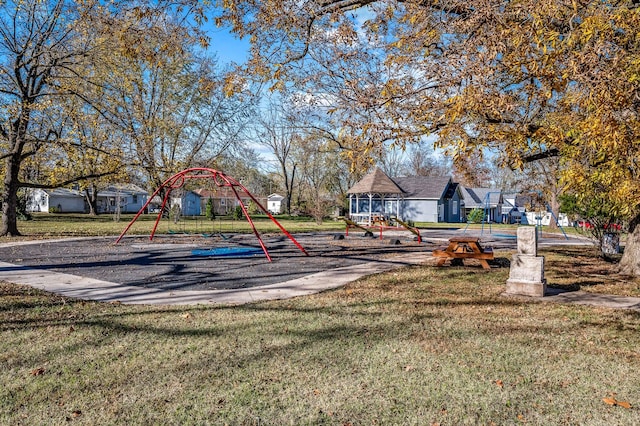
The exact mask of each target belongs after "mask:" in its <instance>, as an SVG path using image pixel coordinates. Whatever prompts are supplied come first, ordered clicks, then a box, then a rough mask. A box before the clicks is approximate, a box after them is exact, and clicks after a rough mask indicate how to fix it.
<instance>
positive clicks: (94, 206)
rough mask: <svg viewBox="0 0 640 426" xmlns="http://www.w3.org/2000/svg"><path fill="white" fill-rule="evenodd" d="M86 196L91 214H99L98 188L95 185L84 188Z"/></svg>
mask: <svg viewBox="0 0 640 426" xmlns="http://www.w3.org/2000/svg"><path fill="white" fill-rule="evenodd" d="M84 196H85V199H86V200H87V204H88V205H89V214H90V215H91V216H97V215H98V190H97V189H96V188H95V187H91V188H86V189H85V190H84Z"/></svg>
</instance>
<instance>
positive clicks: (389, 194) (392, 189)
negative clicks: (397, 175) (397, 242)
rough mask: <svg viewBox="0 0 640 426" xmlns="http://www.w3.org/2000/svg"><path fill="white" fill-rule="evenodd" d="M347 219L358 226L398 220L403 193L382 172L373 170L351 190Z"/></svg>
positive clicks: (377, 169)
mask: <svg viewBox="0 0 640 426" xmlns="http://www.w3.org/2000/svg"><path fill="white" fill-rule="evenodd" d="M347 194H349V217H350V218H351V220H353V221H354V222H356V223H358V224H360V225H367V226H371V225H372V224H373V223H375V222H377V221H382V220H388V219H389V218H390V217H396V218H400V201H401V199H402V197H403V194H404V191H403V190H402V189H400V187H399V186H398V185H397V184H396V183H395V182H394V181H393V180H392V179H391V178H390V177H389V176H387V175H386V174H385V173H384V172H383V171H382V170H380V169H379V168H377V167H376V168H375V169H374V170H373V171H371V172H370V173H369V174H367V175H366V176H365V177H363V178H362V179H361V180H360V181H359V182H358V183H356V184H355V185H354V186H353V187H352V188H351V189H349V190H348V191H347Z"/></svg>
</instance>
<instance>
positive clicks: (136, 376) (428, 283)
mask: <svg viewBox="0 0 640 426" xmlns="http://www.w3.org/2000/svg"><path fill="white" fill-rule="evenodd" d="M589 250H590V249H564V248H560V249H557V250H554V251H546V252H543V254H544V255H545V256H546V257H547V260H548V262H547V278H548V279H549V281H550V283H553V282H557V281H560V280H561V281H562V285H565V286H583V287H584V288H588V289H589V290H590V291H598V288H599V287H602V286H613V285H617V286H619V287H620V288H624V290H621V291H623V292H634V291H637V290H638V283H637V282H636V281H633V280H632V281H624V280H623V279H622V278H620V277H616V276H613V279H614V281H609V280H608V279H607V278H606V276H604V274H603V273H602V271H603V270H604V269H602V268H605V266H606V265H605V264H604V263H602V262H601V261H600V260H598V259H596V258H594V257H593V256H592V254H591V252H590V251H589ZM497 255H498V256H499V257H508V256H509V253H500V252H498V253H497ZM594 274H595V277H594ZM507 276H508V268H498V269H492V270H491V271H490V272H484V271H483V270H482V269H481V268H480V267H478V266H475V267H473V266H467V267H444V268H435V267H433V266H430V265H424V266H420V267H412V268H406V269H403V270H399V271H395V272H391V273H387V274H382V275H378V276H374V277H369V278H364V279H361V280H359V281H357V282H355V283H352V284H349V285H348V286H346V287H345V288H342V289H339V290H335V291H330V292H326V293H322V294H318V295H314V296H310V297H303V298H297V299H291V300H284V301H276V302H265V303H256V304H251V305H244V306H219V307H204V306H202V307H192V308H173V307H157V306H146V307H145V306H125V305H118V304H101V303H94V302H82V301H75V300H70V299H64V298H61V297H58V296H51V295H47V294H44V293H42V292H39V291H36V290H32V289H29V288H25V287H19V286H15V285H11V284H6V283H5V284H0V424H25V425H31V424H56V425H57V424H62V423H67V422H71V423H76V424H145V425H146V424H221V425H222V424H230V425H237V424H240V425H242V424H246V425H281V424H295V425H298V424H313V425H316V424H328V425H347V424H350V425H372V424H379V425H433V424H441V425H461V424H472V425H475V424H485V425H490V424H498V425H503V424H539V425H548V424H567V425H575V424H582V425H604V424H607V425H609V424H617V425H632V424H639V423H640V412H639V411H638V408H637V407H638V406H639V405H640V352H639V349H638V348H640V316H639V314H638V313H637V312H630V311H615V310H608V309H602V308H594V307H579V306H568V305H559V304H554V303H538V302H534V301H529V300H524V299H519V298H509V297H503V296H501V293H502V292H503V291H504V288H505V281H506V279H507ZM605 398H609V399H607V400H606V402H605V400H604V399H605ZM613 400H615V401H618V403H619V404H618V405H611V402H612V401H613ZM607 402H609V403H607ZM626 403H629V404H630V405H631V406H632V408H625V407H626Z"/></svg>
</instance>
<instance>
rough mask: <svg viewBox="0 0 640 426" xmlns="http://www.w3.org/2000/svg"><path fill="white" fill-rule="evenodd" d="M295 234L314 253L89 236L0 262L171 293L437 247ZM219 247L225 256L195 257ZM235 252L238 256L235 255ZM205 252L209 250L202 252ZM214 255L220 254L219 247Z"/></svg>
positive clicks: (219, 239) (207, 240)
mask: <svg viewBox="0 0 640 426" xmlns="http://www.w3.org/2000/svg"><path fill="white" fill-rule="evenodd" d="M336 235H339V234H297V235H295V238H296V240H298V242H299V243H300V244H301V245H302V246H303V247H304V248H305V250H306V251H307V253H308V254H309V256H306V255H305V254H304V253H302V252H301V251H300V250H299V249H298V248H297V247H296V246H295V245H294V244H293V242H291V241H290V240H289V239H288V238H287V237H286V236H284V235H282V234H277V235H262V238H263V241H264V243H265V246H266V247H267V249H268V251H269V254H270V255H271V258H272V261H271V262H269V261H268V260H267V258H266V257H265V255H264V253H263V252H262V249H261V248H260V245H259V242H258V240H257V238H256V237H255V236H254V235H253V234H233V235H213V236H208V237H204V236H199V235H197V236H196V235H186V236H183V235H172V236H156V237H155V238H154V239H153V240H152V241H150V240H149V238H148V237H146V236H145V237H127V238H124V239H123V240H122V241H121V242H120V243H119V244H117V245H116V244H114V243H115V238H113V237H110V238H91V239H80V240H69V241H59V242H48V241H41V242H38V241H36V242H34V243H33V244H28V245H18V246H13V247H0V259H1V260H2V261H4V262H8V263H13V264H17V265H22V266H29V267H34V268H41V269H47V270H52V271H56V272H62V273H66V274H72V275H80V276H84V277H90V278H95V279H100V280H105V281H110V282H115V283H119V284H123V285H131V286H143V287H151V288H160V289H166V290H211V289H230V288H251V287H256V286H261V285H267V284H274V283H279V282H283V281H288V280H291V279H295V278H300V277H303V276H306V275H309V274H313V273H316V272H321V271H325V270H328V269H334V268H339V267H343V266H351V265H355V264H360V263H365V262H370V261H387V260H388V261H391V260H390V259H391V258H392V257H396V256H401V255H403V254H407V255H408V256H410V255H411V253H412V252H424V251H427V250H429V251H430V250H432V249H433V247H434V245H433V244H431V243H425V242H423V243H421V244H419V243H418V242H416V241H414V240H413V238H412V236H411V237H405V238H397V237H385V239H383V240H380V239H377V238H370V237H363V236H361V235H355V234H354V235H350V236H349V237H347V238H345V239H337V238H338V237H336ZM217 248H222V249H225V251H226V252H231V253H226V255H225V256H215V255H213V256H212V255H206V254H205V255H197V254H194V253H200V254H203V250H211V249H217ZM234 251H235V253H236V254H234ZM205 253H206V252H205ZM214 253H215V251H214Z"/></svg>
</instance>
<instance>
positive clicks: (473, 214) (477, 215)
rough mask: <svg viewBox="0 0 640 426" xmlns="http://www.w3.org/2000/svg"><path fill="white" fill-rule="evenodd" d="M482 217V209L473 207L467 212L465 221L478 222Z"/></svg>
mask: <svg viewBox="0 0 640 426" xmlns="http://www.w3.org/2000/svg"><path fill="white" fill-rule="evenodd" d="M483 218H484V211H483V210H482V209H479V208H477V207H476V208H475V209H473V210H471V211H470V212H469V214H468V215H467V222H469V223H480V222H482V219H483Z"/></svg>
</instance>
